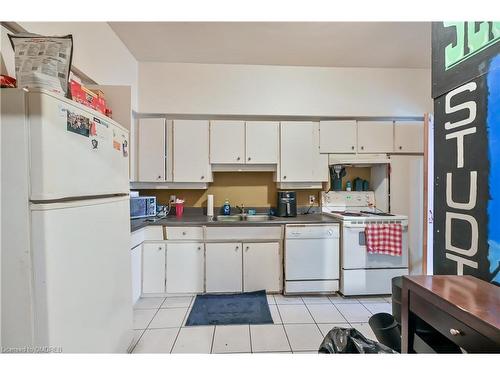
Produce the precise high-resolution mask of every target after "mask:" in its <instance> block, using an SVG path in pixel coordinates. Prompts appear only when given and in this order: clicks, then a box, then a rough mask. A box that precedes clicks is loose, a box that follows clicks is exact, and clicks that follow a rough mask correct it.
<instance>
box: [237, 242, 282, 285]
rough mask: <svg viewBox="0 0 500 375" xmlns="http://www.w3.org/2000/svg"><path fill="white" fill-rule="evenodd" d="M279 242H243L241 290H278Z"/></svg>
mask: <svg viewBox="0 0 500 375" xmlns="http://www.w3.org/2000/svg"><path fill="white" fill-rule="evenodd" d="M280 268H281V262H280V244H279V242H261V243H244V244H243V290H244V291H245V292H253V291H256V290H262V289H265V290H266V291H268V292H279V291H280V290H281V288H280V274H281V272H280Z"/></svg>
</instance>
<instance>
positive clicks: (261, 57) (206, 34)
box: [110, 22, 431, 68]
mask: <svg viewBox="0 0 500 375" xmlns="http://www.w3.org/2000/svg"><path fill="white" fill-rule="evenodd" d="M110 26H111V27H112V28H113V30H114V31H115V33H116V34H117V35H118V36H119V37H120V39H121V40H122V41H123V42H124V43H125V45H126V46H127V47H128V49H129V50H130V51H131V52H132V54H133V55H134V56H135V57H136V59H137V60H138V61H157V62H176V63H208V64H251V65H295V66H324V67H332V66H335V67H350V66H352V67H376V68H430V61H431V41H430V39H431V38H430V34H431V32H430V29H431V27H430V23H429V22H110Z"/></svg>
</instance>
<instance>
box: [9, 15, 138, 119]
mask: <svg viewBox="0 0 500 375" xmlns="http://www.w3.org/2000/svg"><path fill="white" fill-rule="evenodd" d="M18 24H19V25H20V26H21V27H23V28H24V29H26V30H27V31H29V32H32V33H36V34H42V35H66V34H72V35H73V43H74V44H73V65H74V66H75V67H76V68H77V69H78V70H80V71H82V72H83V73H84V74H86V75H87V76H89V77H90V78H91V79H92V80H94V81H95V82H97V83H98V84H100V85H130V86H131V87H132V106H133V108H134V109H136V108H137V97H138V95H137V93H138V91H137V87H138V63H137V60H136V59H135V58H134V56H133V55H132V54H131V53H130V51H129V50H128V49H127V47H125V45H124V44H123V42H122V41H121V40H120V38H118V36H117V35H116V34H115V32H114V31H113V30H112V29H111V27H110V26H109V25H108V24H107V23H106V22H18ZM4 34H6V33H4V29H3V28H2V45H1V48H2V55H4V54H5V55H4V56H3V59H4V60H5V62H6V64H5V65H6V66H7V67H8V70H9V73H10V74H11V75H13V74H14V73H13V72H11V71H10V70H11V69H12V68H9V67H13V64H14V63H13V54H12V49H11V47H10V45H4V39H5V40H6V42H7V43H8V38H6V36H4ZM4 49H5V52H4Z"/></svg>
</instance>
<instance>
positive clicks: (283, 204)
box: [277, 191, 297, 217]
mask: <svg viewBox="0 0 500 375" xmlns="http://www.w3.org/2000/svg"><path fill="white" fill-rule="evenodd" d="M277 216H281V217H295V216H297V194H296V193H295V192H294V191H278V212H277Z"/></svg>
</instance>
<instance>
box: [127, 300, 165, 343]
mask: <svg viewBox="0 0 500 375" xmlns="http://www.w3.org/2000/svg"><path fill="white" fill-rule="evenodd" d="M160 298H161V297H160ZM165 300H166V297H163V301H162V302H161V303H160V306H159V307H158V308H157V309H156V312H155V314H154V315H153V317H152V318H151V320H150V321H149V323H148V325H147V326H146V328H144V331H143V332H142V334H141V336H140V337H139V339H138V340H137V342H136V343H135V345H134V347H133V348H132V350H131V351H130V353H133V352H134V350H135V348H136V346H137V344H139V341H141V339H142V336H144V334H145V333H146V331H147V330H148V327H149V326H150V325H151V322H152V321H153V319H154V318H155V316H156V314H158V311H160V307H161V305H163V303H164V302H165ZM138 310H140V309H138ZM144 310H145V309H144ZM132 313H133V309H132Z"/></svg>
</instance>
